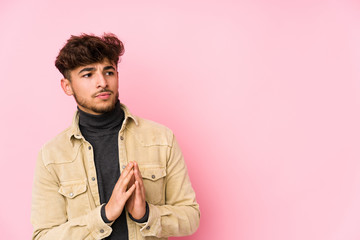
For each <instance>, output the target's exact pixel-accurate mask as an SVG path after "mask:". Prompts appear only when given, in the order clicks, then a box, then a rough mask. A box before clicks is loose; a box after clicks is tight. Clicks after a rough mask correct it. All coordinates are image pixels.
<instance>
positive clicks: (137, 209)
mask: <svg viewBox="0 0 360 240" xmlns="http://www.w3.org/2000/svg"><path fill="white" fill-rule="evenodd" d="M133 164H134V179H133V180H132V181H135V186H136V187H135V191H134V192H133V193H132V195H131V197H130V198H129V199H128V201H127V202H126V210H127V211H128V212H129V213H130V214H131V216H132V217H133V218H135V219H141V218H142V217H144V215H145V213H146V202H145V188H144V183H143V180H142V177H141V173H140V170H139V166H138V164H137V162H133Z"/></svg>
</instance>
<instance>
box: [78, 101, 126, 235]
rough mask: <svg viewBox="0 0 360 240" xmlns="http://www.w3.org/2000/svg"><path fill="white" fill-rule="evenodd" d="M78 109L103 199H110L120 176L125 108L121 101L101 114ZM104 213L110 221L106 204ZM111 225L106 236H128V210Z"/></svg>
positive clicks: (102, 200) (101, 198)
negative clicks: (109, 231)
mask: <svg viewBox="0 0 360 240" xmlns="http://www.w3.org/2000/svg"><path fill="white" fill-rule="evenodd" d="M79 113H80V117H79V126H80V131H81V133H82V134H83V136H84V137H85V139H86V140H87V141H88V142H89V143H90V144H91V145H92V147H93V150H94V161H95V167H96V175H97V181H98V187H99V195H100V203H101V204H102V203H107V202H108V201H109V199H110V197H111V193H112V191H113V188H114V186H115V184H116V182H117V180H118V178H119V177H120V167H119V149H118V134H119V131H120V129H121V125H122V123H123V121H124V112H123V110H122V109H121V107H120V103H119V101H118V102H117V103H116V105H115V108H114V109H113V110H112V111H111V112H107V113H104V114H102V115H92V114H88V113H86V112H83V111H81V110H80V109H79ZM101 215H102V218H103V220H104V221H105V222H108V220H107V218H106V215H105V208H104V207H103V209H102V214H101ZM111 227H112V229H113V231H112V233H111V235H110V236H109V237H107V238H106V239H119V240H128V229H127V224H126V215H125V211H123V212H122V214H121V215H120V217H119V218H118V219H116V220H115V222H114V223H113V224H112V226H111Z"/></svg>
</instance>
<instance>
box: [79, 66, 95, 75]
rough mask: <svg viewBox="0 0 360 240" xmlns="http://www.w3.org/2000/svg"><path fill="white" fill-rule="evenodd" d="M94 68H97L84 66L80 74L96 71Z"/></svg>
mask: <svg viewBox="0 0 360 240" xmlns="http://www.w3.org/2000/svg"><path fill="white" fill-rule="evenodd" d="M94 70H95V68H93V67H89V68H83V69H81V71H80V72H79V73H78V74H80V73H82V72H91V71H94Z"/></svg>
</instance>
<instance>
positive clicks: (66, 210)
mask: <svg viewBox="0 0 360 240" xmlns="http://www.w3.org/2000/svg"><path fill="white" fill-rule="evenodd" d="M123 53H124V46H123V44H122V42H121V41H120V40H119V39H118V38H117V37H116V36H115V35H113V34H104V35H103V36H102V37H98V36H94V35H86V34H82V35H80V36H72V37H71V38H70V39H69V40H68V41H67V43H66V45H65V46H64V47H63V48H62V49H61V50H60V52H59V55H58V56H57V58H56V62H55V65H56V67H57V68H58V70H59V71H60V72H61V73H62V75H63V76H64V78H63V79H62V80H61V87H62V89H63V90H64V92H65V94H67V95H68V96H74V99H75V101H76V103H77V107H78V111H77V112H76V113H75V116H74V119H73V123H72V125H71V126H70V127H69V128H68V129H66V130H65V131H63V132H62V133H60V134H59V135H58V136H56V137H55V138H54V139H52V140H51V141H50V142H48V143H46V144H45V145H44V146H43V147H42V149H41V151H40V153H39V157H38V161H37V165H36V170H35V177H34V187H33V201H32V214H31V222H32V224H33V227H34V232H33V239H42V240H45V239H56V240H60V239H66V240H78V239H136V240H137V239H166V238H167V237H169V236H182V235H189V234H192V233H194V232H195V231H196V229H197V227H198V225H199V217H200V212H199V205H198V204H197V202H196V200H195V193H194V191H193V189H192V187H191V183H190V180H189V177H188V174H187V169H186V165H185V162H184V159H183V157H182V154H181V151H180V149H179V146H178V144H177V142H176V139H175V137H174V135H173V133H172V132H171V131H170V130H169V129H167V128H166V127H164V126H161V125H159V124H157V123H154V122H151V121H148V120H145V119H142V118H139V117H136V116H134V115H132V114H131V113H130V112H129V110H128V108H127V107H126V106H125V105H123V104H122V103H120V102H119V100H118V95H119V93H118V72H117V64H118V61H119V57H120V56H122V55H123Z"/></svg>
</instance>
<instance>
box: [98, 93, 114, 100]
mask: <svg viewBox="0 0 360 240" xmlns="http://www.w3.org/2000/svg"><path fill="white" fill-rule="evenodd" d="M110 95H111V93H110V92H101V93H99V94H96V96H95V97H97V98H100V99H108V98H109V97H110Z"/></svg>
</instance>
